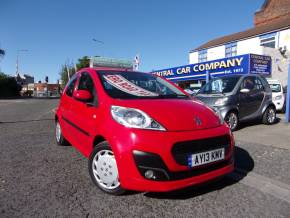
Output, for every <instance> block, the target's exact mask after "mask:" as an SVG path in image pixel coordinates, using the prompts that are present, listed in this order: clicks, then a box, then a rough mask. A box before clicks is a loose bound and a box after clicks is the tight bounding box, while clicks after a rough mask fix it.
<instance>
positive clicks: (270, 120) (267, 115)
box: [262, 106, 276, 125]
mask: <svg viewBox="0 0 290 218" xmlns="http://www.w3.org/2000/svg"><path fill="white" fill-rule="evenodd" d="M275 121H276V109H275V108H274V107H273V106H269V107H268V108H267V109H266V110H265V112H264V114H263V119H262V122H263V123H264V124H266V125H272V124H274V123H275Z"/></svg>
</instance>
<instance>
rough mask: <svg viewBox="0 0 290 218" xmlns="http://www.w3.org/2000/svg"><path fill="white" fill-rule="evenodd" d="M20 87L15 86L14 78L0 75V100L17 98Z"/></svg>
mask: <svg viewBox="0 0 290 218" xmlns="http://www.w3.org/2000/svg"><path fill="white" fill-rule="evenodd" d="M20 91H21V86H20V85H19V84H17V82H16V80H15V78H14V77H10V76H8V75H6V74H4V73H0V98H1V97H16V96H19V93H20Z"/></svg>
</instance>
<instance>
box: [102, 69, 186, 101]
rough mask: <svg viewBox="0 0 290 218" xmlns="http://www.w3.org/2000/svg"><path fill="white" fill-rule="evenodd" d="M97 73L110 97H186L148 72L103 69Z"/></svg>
mask: <svg viewBox="0 0 290 218" xmlns="http://www.w3.org/2000/svg"><path fill="white" fill-rule="evenodd" d="M98 74H99V77H100V80H101V82H102V84H103V87H104V89H105V91H106V92H107V94H108V95H109V96H111V97H112V98H120V99H138V98H140V99H143V98H188V96H187V95H185V94H184V93H183V92H181V91H180V90H179V89H178V88H176V87H175V86H173V85H172V84H170V83H168V82H167V81H165V80H164V79H161V78H159V77H157V76H155V75H152V74H149V73H140V72H115V71H113V72H109V71H103V72H98Z"/></svg>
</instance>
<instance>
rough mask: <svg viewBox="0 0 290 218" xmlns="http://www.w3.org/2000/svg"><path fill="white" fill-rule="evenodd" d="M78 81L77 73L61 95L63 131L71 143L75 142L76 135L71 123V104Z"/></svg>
mask: <svg viewBox="0 0 290 218" xmlns="http://www.w3.org/2000/svg"><path fill="white" fill-rule="evenodd" d="M76 83H77V75H76V74H74V75H73V76H72V78H71V79H70V81H69V82H68V84H67V88H66V90H65V92H64V93H63V95H62V97H61V105H60V114H61V117H60V124H61V128H62V131H63V133H64V135H65V137H66V138H67V140H68V141H69V142H71V143H74V137H73V134H72V132H74V131H75V130H74V128H73V126H72V125H71V123H70V117H71V106H72V105H73V103H74V99H73V92H74V89H75V87H76Z"/></svg>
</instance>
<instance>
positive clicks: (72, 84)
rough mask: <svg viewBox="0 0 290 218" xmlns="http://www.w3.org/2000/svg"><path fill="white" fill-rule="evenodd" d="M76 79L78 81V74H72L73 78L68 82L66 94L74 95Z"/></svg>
mask: <svg viewBox="0 0 290 218" xmlns="http://www.w3.org/2000/svg"><path fill="white" fill-rule="evenodd" d="M76 81H77V76H76V74H74V75H73V76H72V78H71V79H70V81H69V82H68V84H67V89H66V91H65V94H66V95H68V96H70V97H72V96H73V92H74V87H75V84H76Z"/></svg>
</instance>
